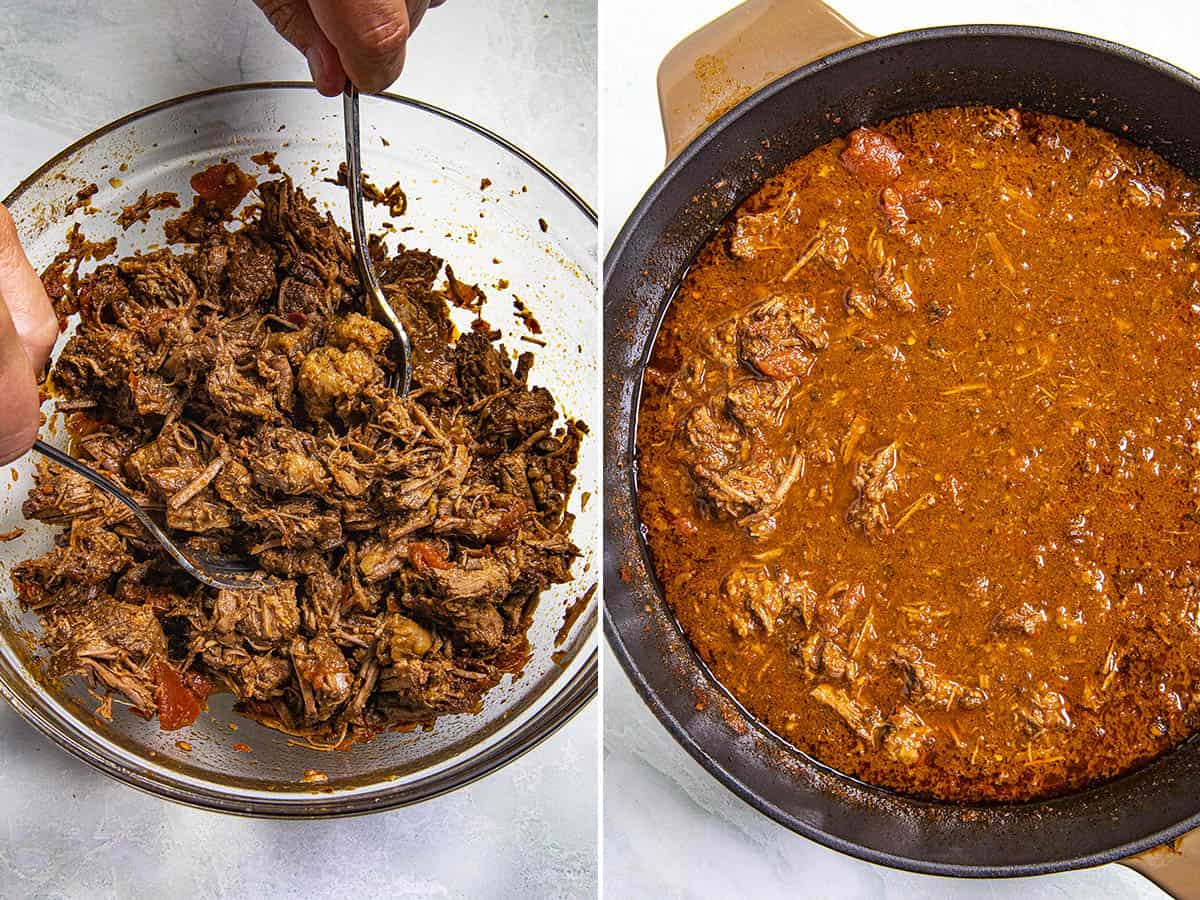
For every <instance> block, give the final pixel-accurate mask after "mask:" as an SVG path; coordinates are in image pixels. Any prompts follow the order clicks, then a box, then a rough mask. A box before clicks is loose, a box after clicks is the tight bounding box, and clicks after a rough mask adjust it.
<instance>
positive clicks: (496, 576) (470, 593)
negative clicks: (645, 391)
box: [13, 165, 585, 744]
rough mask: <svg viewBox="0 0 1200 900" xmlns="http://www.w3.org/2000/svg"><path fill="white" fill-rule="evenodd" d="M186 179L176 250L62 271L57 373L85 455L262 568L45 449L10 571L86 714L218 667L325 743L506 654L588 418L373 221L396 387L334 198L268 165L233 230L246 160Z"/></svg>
mask: <svg viewBox="0 0 1200 900" xmlns="http://www.w3.org/2000/svg"><path fill="white" fill-rule="evenodd" d="M193 186H194V187H195V188H196V190H197V198H196V201H195V203H194V205H193V206H192V208H191V209H190V210H189V211H188V212H186V213H185V214H184V215H183V216H182V217H181V218H180V219H177V220H176V221H174V222H173V223H170V227H169V228H168V232H169V233H170V235H171V236H172V237H173V238H174V239H175V240H186V241H187V242H188V243H189V247H188V249H187V252H184V253H173V252H171V251H169V250H160V251H157V252H153V253H146V254H143V255H139V256H134V257H130V258H128V259H124V260H121V261H120V262H119V263H117V264H115V265H101V266H99V267H98V268H97V269H95V271H94V272H92V273H91V274H89V275H87V276H84V277H83V278H81V279H80V280H79V283H78V286H77V289H76V290H66V291H63V292H61V293H62V296H61V299H60V300H59V307H60V310H59V311H60V313H62V314H64V315H68V314H71V313H75V312H78V313H79V324H78V329H77V331H76V332H75V334H74V336H73V337H72V338H71V340H70V341H69V342H68V344H67V346H66V347H65V348H64V349H63V351H62V353H61V354H60V356H59V358H58V360H57V362H56V364H55V367H54V373H53V377H54V384H55V386H56V387H57V389H58V391H59V392H60V395H61V398H62V400H63V401H65V405H66V406H67V408H69V409H71V410H73V412H71V413H70V418H69V425H70V429H71V434H72V437H73V451H74V453H75V454H76V455H77V456H78V457H79V458H81V459H83V460H85V461H86V462H88V463H89V464H91V465H93V466H95V467H97V468H99V469H101V470H103V471H104V472H105V473H106V474H107V475H108V477H110V478H112V479H114V480H115V481H117V482H119V483H121V484H122V485H123V486H124V487H125V488H127V489H128V490H129V491H130V492H131V493H132V494H133V495H134V496H135V497H137V498H138V500H139V501H140V502H141V503H142V504H143V505H144V506H146V507H147V508H149V509H151V510H153V511H154V512H155V514H156V515H158V516H159V517H160V518H161V520H162V521H163V522H164V523H165V524H166V525H167V526H168V527H169V528H170V529H171V530H172V531H173V532H174V534H175V537H176V538H177V539H180V540H183V541H184V542H187V543H191V544H193V545H195V546H197V547H202V548H205V549H210V550H215V551H218V552H221V553H228V554H231V555H239V556H241V555H247V554H249V555H251V556H253V557H255V558H257V560H258V561H259V564H260V565H261V567H262V569H263V570H264V571H265V572H267V573H269V574H270V575H272V576H273V582H272V584H271V586H270V587H269V588H267V589H263V590H254V591H214V590H211V589H208V588H205V587H202V586H199V585H197V584H196V583H195V582H193V581H191V580H189V579H188V578H187V577H186V576H184V575H182V573H180V572H179V571H178V569H177V568H176V567H174V566H173V565H172V564H171V563H170V561H169V560H168V559H167V558H166V557H165V555H164V554H163V552H162V551H161V550H160V548H159V547H158V546H157V544H155V542H153V541H152V540H148V539H147V537H146V535H145V534H143V533H142V531H141V530H140V529H139V527H138V526H137V525H136V523H134V522H133V521H132V520H131V519H130V517H129V515H128V513H127V512H126V511H124V509H123V507H121V506H120V504H117V503H114V502H113V501H111V500H109V499H108V498H107V497H105V496H104V495H103V494H101V493H99V492H98V491H96V490H95V489H94V488H92V487H91V486H90V485H89V484H88V483H87V482H86V481H84V480H83V479H81V478H79V477H78V476H76V475H73V474H71V473H69V472H65V471H63V470H62V469H60V468H57V467H54V466H50V465H46V464H44V463H43V464H42V465H41V466H40V467H39V469H38V473H37V480H36V485H35V487H34V489H33V491H32V492H31V493H30V496H29V497H28V499H27V500H26V502H25V506H24V511H25V514H26V516H28V517H29V518H32V519H40V520H42V521H44V522H49V523H52V524H55V525H59V526H62V531H61V532H60V534H59V537H58V540H57V543H56V546H55V547H54V549H53V550H51V551H50V552H49V553H47V554H46V555H44V556H42V557H39V558H37V559H32V560H28V561H26V562H24V563H22V564H20V565H19V566H17V567H16V568H15V569H14V571H13V580H14V583H15V585H16V587H17V591H18V595H19V597H20V600H21V602H22V603H23V604H24V606H25V607H26V608H30V609H34V610H36V611H37V612H38V614H39V615H40V616H41V617H42V622H43V626H44V630H43V635H42V641H43V643H44V645H45V647H46V648H47V649H48V651H49V652H50V654H51V658H52V664H53V669H54V671H55V672H56V673H57V674H59V675H63V676H66V675H81V676H84V677H86V678H87V679H88V680H89V682H90V683H91V685H92V686H93V688H94V689H97V690H98V691H100V692H102V694H103V695H104V702H103V704H102V706H101V711H102V712H103V713H105V714H108V713H109V711H110V710H111V701H112V698H113V697H114V696H117V697H120V698H123V700H124V701H125V702H127V703H128V704H129V705H130V706H132V708H133V710H134V711H135V712H137V713H139V714H141V715H144V716H147V717H151V716H155V715H158V717H159V719H160V722H161V724H162V726H163V727H164V728H178V727H182V726H184V725H187V724H190V723H191V722H192V721H194V720H195V718H196V716H197V715H198V714H199V712H200V710H201V709H202V708H203V706H204V702H205V697H206V696H207V694H208V692H209V690H210V689H219V690H227V691H231V692H233V693H234V694H235V695H236V696H237V698H238V700H239V708H240V709H241V710H242V711H243V712H244V713H245V714H246V715H249V716H251V717H253V718H255V719H257V720H259V721H261V722H263V723H265V724H267V725H269V726H272V727H275V728H278V729H281V730H283V731H286V732H288V733H291V734H297V735H303V736H306V737H308V738H310V739H312V740H313V741H316V742H320V743H322V744H341V743H342V742H343V741H346V740H362V739H367V738H370V737H371V736H372V735H375V734H377V733H379V732H381V731H383V730H385V729H388V728H391V727H394V726H410V725H414V724H424V723H429V722H432V721H433V720H434V719H435V718H436V717H438V716H440V715H443V714H447V713H470V712H473V711H476V710H478V709H479V707H480V704H481V698H482V697H483V695H484V694H485V693H486V692H487V691H488V690H489V689H490V688H491V687H492V686H493V685H495V684H496V682H497V681H498V680H499V679H500V678H501V676H503V675H504V674H505V673H516V672H519V671H520V670H521V668H522V667H523V666H524V664H525V662H526V660H527V659H528V657H529V648H528V644H527V641H526V631H527V630H528V627H529V625H530V622H531V621H532V616H533V611H534V608H535V607H536V604H537V601H538V598H539V595H540V594H541V592H542V591H543V590H544V589H545V588H546V587H547V586H549V585H551V584H556V583H563V582H566V581H568V580H570V578H571V571H570V570H571V564H572V562H573V561H574V559H575V557H576V556H577V555H578V549H577V548H576V547H575V546H574V545H573V544H572V542H571V539H570V534H571V528H572V524H573V516H572V515H571V514H570V513H568V512H567V511H566V506H567V500H568V498H569V496H570V494H571V490H572V488H573V486H574V483H575V476H574V469H575V464H576V458H577V454H578V450H579V445H580V441H581V438H582V436H583V434H584V431H585V429H584V426H583V424H582V423H579V422H574V421H565V422H564V421H562V419H561V417H560V415H559V411H558V409H557V406H556V402H555V399H554V397H553V396H552V395H551V394H550V393H549V392H548V391H547V390H545V389H544V388H541V387H535V386H533V385H531V384H530V383H529V381H528V377H529V371H530V368H531V366H532V364H533V360H532V357H530V356H529V355H528V354H525V355H523V356H522V357H521V358H520V359H519V360H518V361H516V363H515V365H514V360H512V359H511V358H510V357H509V355H508V354H507V353H506V352H505V351H504V349H503V348H502V347H500V346H497V345H496V344H494V343H492V342H491V341H490V340H489V339H488V338H487V337H485V336H483V335H481V334H479V333H471V334H468V335H466V336H464V337H461V338H459V339H458V340H457V341H455V340H454V331H453V326H452V324H451V321H450V318H449V313H448V308H447V302H448V301H449V300H453V299H455V298H454V297H451V296H450V292H451V291H452V290H453V291H459V292H461V291H462V290H464V289H466V288H467V286H465V285H463V284H462V283H460V282H457V281H455V282H453V285H454V287H453V288H449V287H438V278H439V274H440V272H441V270H442V268H443V267H442V262H441V260H439V259H437V258H435V257H433V256H430V255H429V254H427V253H423V252H420V251H412V250H406V249H403V248H401V249H400V250H399V251H398V252H397V253H395V254H393V255H388V254H387V253H385V251H384V248H383V244H382V242H379V241H375V242H373V252H374V253H376V254H377V264H378V265H379V268H380V271H381V273H382V280H383V282H384V289H385V291H387V293H388V295H389V297H391V298H392V300H393V302H394V303H396V305H397V306H398V307H399V308H400V309H401V312H402V315H403V316H404V317H405V318H406V320H407V321H408V322H409V323H410V331H411V333H412V336H413V339H414V344H415V360H416V366H415V377H414V389H413V392H412V393H411V394H410V396H409V397H408V398H401V397H399V396H398V395H397V394H396V393H394V392H393V391H392V390H390V389H389V388H387V387H386V386H385V377H386V375H387V373H388V372H390V371H392V370H393V369H394V366H395V362H394V360H393V358H392V357H391V355H390V351H391V335H390V333H389V332H388V330H387V329H386V328H384V327H383V326H381V325H379V324H378V323H376V322H375V321H373V320H372V319H370V318H368V317H367V315H366V309H365V307H364V304H363V300H362V296H361V294H360V290H359V285H358V280H357V277H356V275H355V274H354V268H353V265H352V255H351V250H350V243H349V239H348V237H347V235H346V233H345V232H344V231H343V230H342V229H341V228H340V227H339V226H338V225H337V224H336V223H335V222H334V221H333V219H332V217H331V216H329V215H322V214H321V213H319V212H317V210H316V209H315V208H314V207H313V204H312V203H311V202H310V201H309V199H308V198H307V197H305V195H304V194H303V193H302V192H301V191H299V190H297V189H296V188H295V187H294V186H293V185H292V183H291V181H290V180H289V179H288V178H286V177H282V178H279V179H278V180H275V181H271V182H267V183H264V184H262V185H260V186H258V190H259V199H260V200H261V207H260V208H258V209H256V210H254V211H253V212H252V214H250V215H249V216H248V218H247V222H246V224H245V225H244V226H243V227H241V228H239V229H238V230H236V231H230V230H228V228H227V227H226V223H227V221H228V220H229V218H230V214H231V213H232V211H233V209H234V208H235V207H236V206H237V204H238V202H239V201H240V200H241V198H242V197H243V196H245V193H246V192H247V191H248V190H250V189H251V188H252V187H253V181H252V180H250V179H248V177H246V176H244V175H242V174H241V173H240V172H237V171H234V170H233V169H231V168H230V167H229V166H227V165H222V166H220V167H215V168H214V169H213V170H209V171H208V172H205V173H201V174H200V175H198V176H197V178H195V179H193ZM150 199H151V200H154V198H150ZM147 202H149V201H147ZM143 205H146V204H143ZM158 205H161V204H158ZM471 290H472V291H475V292H477V291H478V289H476V288H471ZM456 296H457V295H456ZM480 296H482V295H480ZM483 330H484V331H485V332H486V331H487V329H486V328H484V329H483Z"/></svg>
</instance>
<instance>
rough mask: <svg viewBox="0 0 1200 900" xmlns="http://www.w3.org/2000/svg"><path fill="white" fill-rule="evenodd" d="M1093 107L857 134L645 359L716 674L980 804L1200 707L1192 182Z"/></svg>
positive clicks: (658, 557) (1072, 778)
mask: <svg viewBox="0 0 1200 900" xmlns="http://www.w3.org/2000/svg"><path fill="white" fill-rule="evenodd" d="M1197 191H1198V186H1197V184H1196V183H1195V182H1193V181H1192V180H1190V179H1189V178H1187V177H1186V176H1185V175H1184V174H1183V173H1182V172H1180V171H1178V170H1176V169H1174V168H1173V167H1171V166H1170V165H1169V164H1167V163H1166V162H1164V161H1163V160H1162V159H1161V158H1159V157H1158V156H1156V155H1155V154H1154V153H1152V152H1150V151H1148V150H1145V149H1142V148H1139V147H1135V146H1133V145H1132V144H1130V143H1128V142H1126V141H1124V140H1122V139H1120V138H1118V137H1116V136H1114V135H1112V134H1109V133H1107V132H1105V131H1101V130H1099V129H1097V128H1094V127H1091V126H1089V125H1086V124H1084V123H1081V122H1073V121H1067V120H1064V119H1061V118H1058V117H1055V116H1051V115H1044V114H1037V113H1030V112H1020V111H1016V110H1008V111H1003V110H998V109H991V108H953V109H940V110H934V111H931V112H925V113H920V114H917V115H912V116H907V117H904V118H900V119H896V120H894V121H891V122H887V123H885V124H883V125H881V126H879V127H877V128H862V129H859V130H857V131H854V132H852V133H851V134H850V135H849V136H848V138H845V139H839V140H836V141H834V142H832V143H830V144H827V145H825V146H823V147H821V148H819V149H817V150H815V151H814V152H812V153H810V154H809V155H808V156H806V157H804V158H802V159H800V160H798V161H796V162H795V163H793V164H792V165H790V166H789V167H788V168H786V169H785V170H784V171H782V172H781V173H780V174H778V175H777V176H775V177H773V178H771V179H770V180H769V181H768V182H767V183H766V184H765V185H764V186H763V187H762V188H761V189H760V190H759V191H757V192H756V193H755V194H753V195H752V196H751V197H749V198H748V199H747V200H746V201H745V202H744V203H743V204H742V205H741V207H740V208H739V209H738V210H737V211H736V212H735V214H734V215H733V216H732V217H731V218H730V219H729V221H727V222H726V223H725V224H724V225H723V226H722V228H721V229H720V230H719V232H718V233H717V234H716V235H715V236H714V237H713V238H712V240H711V241H710V242H709V243H708V245H707V246H706V247H705V248H704V249H703V250H702V252H701V253H700V254H699V256H698V258H697V259H696V261H695V263H694V265H693V266H692V268H691V270H690V272H689V273H688V275H687V276H686V278H685V279H684V281H683V283H682V285H681V287H680V289H679V293H678V295H677V296H676V298H675V300H674V302H673V304H672V306H671V308H670V310H669V312H668V315H667V317H666V320H665V322H664V324H663V327H662V331H661V333H660V336H659V337H658V339H657V343H656V345H655V349H654V353H653V356H652V359H651V361H650V365H649V366H648V368H647V370H646V375H645V385H644V392H643V399H642V403H641V409H640V425H639V433H638V448H639V479H640V485H639V499H640V505H641V510H642V515H643V518H644V522H645V525H646V527H647V535H648V540H649V545H650V548H651V551H652V553H653V556H654V560H655V566H656V570H657V574H658V576H659V578H660V580H661V582H662V584H663V587H664V589H665V594H666V597H667V599H668V601H669V602H670V604H671V605H672V607H673V609H674V611H675V613H676V614H677V616H678V618H679V621H680V623H681V624H682V627H683V629H684V631H685V632H686V634H687V635H688V637H689V639H690V640H691V642H692V644H693V645H694V646H695V648H696V650H697V651H698V652H699V654H700V656H701V657H702V658H703V659H704V660H705V662H706V663H707V664H708V665H709V666H710V667H711V669H712V671H713V672H714V674H715V675H716V677H717V678H718V679H719V680H720V681H721V682H722V683H723V684H724V685H725V686H726V687H727V688H728V690H729V691H730V692H731V693H732V694H733V695H734V696H735V697H736V698H737V699H738V700H739V701H740V702H741V703H743V704H744V705H745V706H746V708H747V709H748V710H749V711H750V712H751V713H752V714H753V715H755V716H756V717H757V718H759V719H760V720H761V721H762V722H763V723H765V724H766V725H767V726H768V727H769V728H771V729H772V730H773V731H775V732H776V733H778V734H779V735H781V736H782V737H784V738H785V739H786V740H788V741H789V742H791V743H792V744H793V745H795V746H796V747H798V748H800V749H802V750H804V751H806V752H808V753H810V754H812V755H813V756H815V757H816V758H818V759H820V760H821V761H823V762H825V763H827V764H829V765H831V766H834V767H836V768H838V769H840V770H842V771H844V772H847V773H851V774H853V775H856V776H859V777H861V778H863V779H865V780H867V781H870V782H872V783H874V784H878V785H881V786H885V787H889V788H893V789H897V790H900V791H904V792H907V793H912V794H918V795H924V796H932V797H935V798H939V799H944V800H954V801H986V800H1021V799H1029V798H1036V797H1044V796H1048V795H1052V794H1056V793H1062V792H1065V791H1069V790H1073V789H1076V788H1079V787H1080V786H1082V785H1084V784H1087V783H1090V782H1093V781H1097V780H1100V779H1106V778H1110V777H1112V776H1115V775H1117V774H1119V773H1121V772H1123V771H1126V770H1128V769H1129V768H1130V767H1133V766H1135V765H1137V764H1139V763H1142V762H1144V761H1146V760H1148V759H1150V758H1152V757H1154V756H1155V755H1157V754H1159V753H1161V752H1163V751H1164V750H1166V749H1168V748H1170V747H1172V746H1173V745H1175V744H1177V743H1178V742H1180V741H1181V740H1183V739H1185V738H1186V737H1187V736H1188V735H1190V734H1191V733H1192V732H1193V731H1195V730H1196V729H1197V728H1200V545H1198V543H1197V538H1198V536H1200V195H1198V193H1197Z"/></svg>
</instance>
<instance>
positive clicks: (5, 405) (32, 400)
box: [0, 302, 41, 464]
mask: <svg viewBox="0 0 1200 900" xmlns="http://www.w3.org/2000/svg"><path fill="white" fill-rule="evenodd" d="M0 385H3V386H4V389H3V390H2V391H0V464H3V463H7V462H11V461H12V460H14V459H16V458H17V457H18V456H22V455H24V453H25V451H27V450H28V449H29V448H30V447H32V446H33V441H34V438H36V437H37V431H38V427H39V425H40V424H41V421H40V418H39V416H40V410H39V407H40V405H41V404H40V403H39V401H38V388H37V379H36V378H35V377H34V374H33V366H32V365H30V363H29V357H28V355H26V352H25V348H24V346H23V345H22V343H21V338H20V336H19V335H18V334H17V329H16V328H15V327H14V326H13V321H12V317H11V316H10V315H9V313H8V306H7V305H6V304H4V303H3V302H0Z"/></svg>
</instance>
